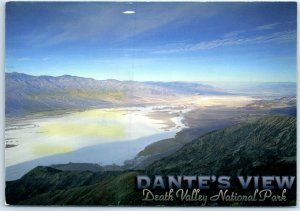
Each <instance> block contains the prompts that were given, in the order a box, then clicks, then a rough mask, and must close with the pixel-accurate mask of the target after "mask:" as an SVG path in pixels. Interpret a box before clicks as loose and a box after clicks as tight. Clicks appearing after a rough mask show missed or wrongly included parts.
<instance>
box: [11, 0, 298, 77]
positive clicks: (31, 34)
mask: <svg viewBox="0 0 300 211" xmlns="http://www.w3.org/2000/svg"><path fill="white" fill-rule="evenodd" d="M126 11H127V12H126ZM128 11H131V12H128ZM128 13H129V14H128ZM296 16H297V15H296V3H288V2H284V3H279V2H277V3H274V2H269V3H263V2H260V3H254V2H252V3H246V2H242V3H225V2H224V3H220V2H219V3H203V2H202V3H195V2H194V3H159V2H156V3H154V2H151V3H142V2H140V3H130V2H119V3H117V2H115V3H105V2H102V3H91V2H90V3H87V2H86V3H74V2H73V3H61V2H60V3H58V2H56V3H53V2H52V3H45V2H32V3H28V2H27V3H24V2H10V3H7V5H6V72H22V73H26V74H31V75H53V76H59V75H64V74H68V75H77V76H83V77H93V78H96V79H108V78H113V79H119V80H139V81H255V82H257V81H258V82H264V81H272V82H278V81H296V39H297V35H296V25H297V22H296V19H297V17H296Z"/></svg>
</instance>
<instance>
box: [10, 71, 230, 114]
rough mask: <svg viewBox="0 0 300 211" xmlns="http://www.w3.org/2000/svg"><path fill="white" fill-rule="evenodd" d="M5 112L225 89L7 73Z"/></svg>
mask: <svg viewBox="0 0 300 211" xmlns="http://www.w3.org/2000/svg"><path fill="white" fill-rule="evenodd" d="M5 76H6V79H5V80H6V115H19V114H24V113H28V112H38V111H48V110H55V109H74V108H82V109H86V108H91V107H112V106H118V105H141V104H145V103H155V102H160V101H161V100H167V99H169V98H170V99H172V98H177V97H178V96H179V95H195V94H205V95H223V94H228V93H226V92H225V91H223V90H221V89H218V88H215V87H212V86H208V85H202V84H199V83H187V82H171V83H158V82H136V81H118V80H113V79H109V80H95V79H92V78H82V77H76V76H70V75H63V76H59V77H53V76H31V75H27V74H23V73H16V72H14V73H6V74H5Z"/></svg>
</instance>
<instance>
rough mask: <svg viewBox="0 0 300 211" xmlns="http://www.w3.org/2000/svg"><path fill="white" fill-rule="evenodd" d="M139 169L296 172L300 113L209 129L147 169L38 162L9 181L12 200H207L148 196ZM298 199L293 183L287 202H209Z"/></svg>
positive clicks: (148, 172) (159, 171) (125, 202)
mask: <svg viewBox="0 0 300 211" xmlns="http://www.w3.org/2000/svg"><path fill="white" fill-rule="evenodd" d="M137 175H148V176H150V177H151V176H153V175H217V176H218V175H228V176H233V177H236V176H238V175H243V176H248V175H260V176H264V175H278V176H279V175H282V176H289V175H290V176H295V175H296V118H294V117H284V116H272V117H264V118H260V119H258V120H251V121H248V122H246V123H243V124H238V125H235V126H232V127H229V128H227V129H223V130H218V131H215V132H211V133H208V134H206V135H204V136H202V137H200V138H198V139H196V140H194V141H192V142H190V143H188V144H186V145H185V146H184V147H183V148H181V149H180V150H178V151H177V152H175V153H174V154H172V155H170V156H168V157H165V158H163V159H161V160H159V161H156V162H155V163H153V164H152V165H150V166H148V167H147V168H146V170H144V171H115V172H110V171H101V172H91V171H84V172H76V171H62V170H58V169H54V168H51V167H37V168H35V169H33V170H31V171H30V172H29V173H27V174H26V175H24V176H23V177H22V178H21V179H19V180H16V181H11V182H6V202H7V203H8V204H14V205H137V206H139V205H145V206H153V205H167V206H178V205H191V206H199V205H201V204H200V203H197V202H182V201H173V202H149V201H148V202H147V201H142V198H143V197H142V191H141V190H137V189H136V184H135V179H136V176H137ZM294 186H295V185H294ZM233 188H235V187H234V186H233ZM295 200H296V187H293V189H291V190H289V193H288V194H287V201H286V202H272V203H268V202H265V203H255V202H246V203H245V202H240V203H236V202H234V203H233V202H217V203H216V202H214V203H208V204H206V205H208V206H219V205H221V206H241V205H254V206H255V205H259V206H261V205H267V206H276V205H282V206H285V205H295Z"/></svg>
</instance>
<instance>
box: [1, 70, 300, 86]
mask: <svg viewBox="0 0 300 211" xmlns="http://www.w3.org/2000/svg"><path fill="white" fill-rule="evenodd" d="M5 73H16V74H25V75H29V76H34V77H43V76H47V77H48V76H49V77H63V76H71V77H80V78H85V79H94V80H97V81H105V80H117V81H136V82H166V83H167V82H187V83H216V84H222V83H237V84H238V83H241V84H244V83H297V82H296V81H217V80H215V81H202V80H199V81H192V80H176V81H167V80H165V81H159V80H157V81H153V80H152V81H149V80H119V79H115V78H93V77H89V76H84V75H72V74H63V75H50V74H49V75H48V74H47V75H46V74H42V75H32V74H28V73H22V72H5Z"/></svg>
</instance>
